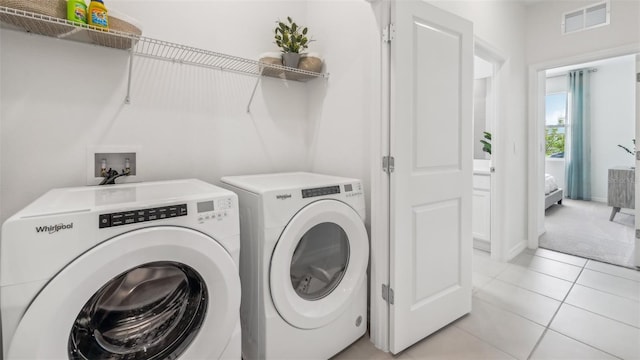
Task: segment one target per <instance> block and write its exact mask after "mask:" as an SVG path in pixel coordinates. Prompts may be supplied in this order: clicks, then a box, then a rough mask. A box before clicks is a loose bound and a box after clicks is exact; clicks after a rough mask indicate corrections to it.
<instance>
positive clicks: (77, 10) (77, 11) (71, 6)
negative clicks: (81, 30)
mask: <svg viewBox="0 0 640 360" xmlns="http://www.w3.org/2000/svg"><path fill="white" fill-rule="evenodd" d="M67 20H69V21H73V22H77V23H80V24H86V23H87V4H85V2H84V0H67Z"/></svg>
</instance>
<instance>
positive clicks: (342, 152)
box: [308, 0, 382, 229]
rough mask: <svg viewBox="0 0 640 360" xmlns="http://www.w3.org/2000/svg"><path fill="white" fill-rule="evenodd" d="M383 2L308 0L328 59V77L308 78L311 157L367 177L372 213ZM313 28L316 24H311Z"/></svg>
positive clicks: (318, 46)
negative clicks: (374, 133) (374, 142)
mask: <svg viewBox="0 0 640 360" xmlns="http://www.w3.org/2000/svg"><path fill="white" fill-rule="evenodd" d="M381 6H382V4H381V2H375V3H369V2H367V1H364V0H348V1H309V4H308V20H309V24H310V26H311V25H312V26H313V33H314V39H315V40H316V41H315V42H314V43H312V44H313V47H314V50H315V51H319V52H320V53H321V54H322V55H323V56H324V57H325V59H326V64H325V65H326V71H327V72H328V73H329V74H330V77H329V79H328V80H327V81H326V82H314V83H313V84H309V86H310V89H311V91H310V93H309V108H308V112H309V113H308V118H309V129H308V131H309V138H310V140H311V142H310V144H309V154H308V157H309V163H310V166H311V170H312V171H314V172H319V173H328V174H332V175H338V176H345V177H352V178H358V179H361V180H362V181H363V184H364V188H365V194H366V196H365V198H366V202H367V204H366V206H367V220H366V225H367V229H369V224H370V219H371V206H370V199H371V196H370V193H371V181H370V178H371V166H372V159H371V156H372V155H371V141H372V139H371V134H372V126H379V119H380V116H381V115H380V111H381V110H380V86H381V85H380V82H381V78H380V71H381V70H380V66H381V65H380V56H381V55H380V54H381V53H380V51H381V50H380V47H381V45H382V41H381V37H380V31H379V25H378V16H379V13H380V7H381ZM310 30H311V28H310Z"/></svg>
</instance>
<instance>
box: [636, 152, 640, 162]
mask: <svg viewBox="0 0 640 360" xmlns="http://www.w3.org/2000/svg"><path fill="white" fill-rule="evenodd" d="M636 160H640V151H636Z"/></svg>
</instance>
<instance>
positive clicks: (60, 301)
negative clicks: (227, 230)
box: [8, 227, 240, 360]
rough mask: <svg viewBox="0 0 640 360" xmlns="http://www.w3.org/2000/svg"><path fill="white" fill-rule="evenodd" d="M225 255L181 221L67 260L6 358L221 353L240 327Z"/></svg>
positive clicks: (233, 270) (236, 290)
mask: <svg viewBox="0 0 640 360" xmlns="http://www.w3.org/2000/svg"><path fill="white" fill-rule="evenodd" d="M239 308H240V279H239V276H238V271H237V267H236V265H235V263H234V261H233V259H232V258H231V256H230V255H229V253H228V252H227V251H226V250H225V249H224V248H223V247H222V246H221V245H220V244H218V242H216V241H215V240H213V239H211V238H210V237H208V236H205V235H203V234H202V233H199V232H196V231H193V230H189V229H185V228H178V227H154V228H148V229H142V230H136V231H133V232H130V233H126V234H123V235H120V236H117V237H115V238H113V239H110V240H108V241H106V242H104V243H102V244H100V245H98V246H96V247H94V248H93V249H91V250H89V251H88V252H86V253H85V254H83V255H81V256H80V257H78V258H77V259H76V260H75V261H73V262H72V263H71V264H69V265H68V266H67V267H65V268H64V269H63V270H62V271H61V272H60V273H58V275H56V276H55V277H54V278H53V279H52V280H51V281H50V282H49V283H48V284H47V286H46V287H45V288H44V289H43V290H42V291H41V292H40V294H38V296H37V297H36V299H35V300H34V301H33V303H32V304H31V305H30V306H29V308H28V309H27V311H26V313H25V314H24V316H23V318H22V319H21V321H20V324H19V325H18V328H17V330H16V333H15V335H14V337H13V339H12V341H11V345H10V349H9V352H8V354H9V356H8V357H9V358H11V359H13V358H21V359H72V360H76V359H78V360H80V359H83V360H84V359H92V360H99V359H127V360H129V359H131V360H133V359H175V358H178V357H179V358H180V359H185V360H186V359H204V358H207V359H217V358H218V357H219V356H220V355H221V354H222V352H223V350H224V349H225V347H226V346H227V343H228V342H229V340H230V338H231V336H232V334H233V332H234V330H235V328H236V326H237V324H238V318H239Z"/></svg>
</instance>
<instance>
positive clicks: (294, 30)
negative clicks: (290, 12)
mask: <svg viewBox="0 0 640 360" xmlns="http://www.w3.org/2000/svg"><path fill="white" fill-rule="evenodd" d="M296 30H298V24H296V23H293V24H292V25H291V31H293V32H296Z"/></svg>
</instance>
